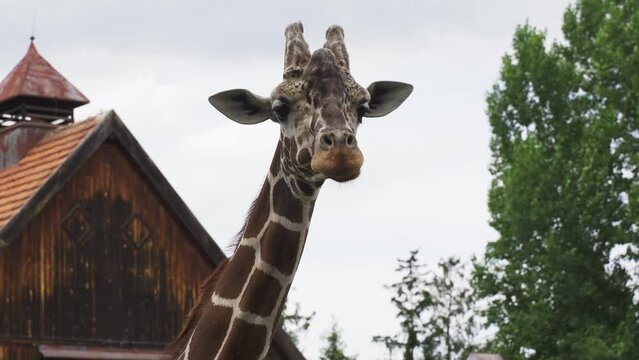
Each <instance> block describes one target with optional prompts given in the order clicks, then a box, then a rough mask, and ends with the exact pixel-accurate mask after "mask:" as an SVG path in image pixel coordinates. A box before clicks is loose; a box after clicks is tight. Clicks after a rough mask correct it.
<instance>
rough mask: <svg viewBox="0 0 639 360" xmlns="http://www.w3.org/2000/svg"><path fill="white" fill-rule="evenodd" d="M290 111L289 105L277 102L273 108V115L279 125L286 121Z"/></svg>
mask: <svg viewBox="0 0 639 360" xmlns="http://www.w3.org/2000/svg"><path fill="white" fill-rule="evenodd" d="M290 110H291V108H290V107H289V106H288V104H287V103H285V102H283V101H281V100H275V101H274V102H273V107H272V111H273V115H274V117H275V119H273V120H276V121H277V122H279V123H281V122H284V121H286V118H287V117H288V113H289V112H290Z"/></svg>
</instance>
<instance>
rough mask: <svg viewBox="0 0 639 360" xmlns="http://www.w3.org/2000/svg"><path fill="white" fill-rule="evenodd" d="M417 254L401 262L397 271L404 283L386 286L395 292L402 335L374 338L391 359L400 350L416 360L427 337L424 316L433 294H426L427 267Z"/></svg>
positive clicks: (405, 358) (404, 355) (399, 282)
mask: <svg viewBox="0 0 639 360" xmlns="http://www.w3.org/2000/svg"><path fill="white" fill-rule="evenodd" d="M417 254H418V251H417V250H414V251H411V253H410V256H409V257H408V258H407V259H398V263H399V265H398V267H397V269H396V270H395V271H396V272H398V273H400V275H401V277H402V278H401V280H400V281H398V282H396V283H394V284H391V285H389V286H387V288H388V289H391V290H393V291H394V295H393V297H392V298H391V302H392V303H393V305H394V306H395V308H396V309H397V318H398V319H399V320H400V328H401V331H400V333H399V334H396V335H393V336H374V337H373V342H375V343H381V344H383V345H384V346H385V347H386V349H387V350H388V352H389V357H392V354H393V351H394V350H395V349H401V350H402V353H403V359H404V360H413V359H414V358H415V357H414V356H415V351H416V350H418V349H420V348H422V341H421V340H420V338H421V337H422V335H423V333H424V326H423V321H422V314H423V313H424V311H425V310H426V309H427V308H428V307H429V306H430V305H431V304H432V299H431V296H430V293H429V292H428V291H427V290H426V278H425V277H426V274H425V273H424V270H423V267H424V265H422V264H420V263H419V261H418V259H417Z"/></svg>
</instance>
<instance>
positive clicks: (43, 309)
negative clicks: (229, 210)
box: [0, 43, 304, 360]
mask: <svg viewBox="0 0 639 360" xmlns="http://www.w3.org/2000/svg"><path fill="white" fill-rule="evenodd" d="M86 102H88V100H87V99H86V97H84V95H82V94H81V93H80V92H79V91H78V90H77V89H76V88H75V87H73V85H71V84H70V83H69V82H68V81H67V80H66V79H64V77H62V75H60V74H59V73H58V72H57V71H56V70H55V69H54V68H53V67H52V66H51V65H50V64H49V63H48V62H46V60H44V59H43V58H42V57H41V56H40V55H39V54H38V53H37V50H36V48H35V46H34V45H33V43H32V44H31V46H30V47H29V50H28V52H27V55H26V56H25V57H24V58H23V59H22V60H21V61H20V63H19V64H18V65H17V66H16V68H15V69H14V70H13V71H11V72H10V74H9V76H7V78H6V79H5V80H3V82H2V83H0V360H3V359H7V360H8V359H11V360H14V359H159V358H161V357H162V356H161V349H162V348H163V347H164V346H165V344H166V343H167V342H169V341H170V340H172V339H173V337H174V336H175V335H176V334H177V332H178V331H179V330H180V328H181V325H182V321H183V320H184V318H185V316H186V314H187V313H188V311H189V309H190V308H191V306H192V305H193V303H194V301H195V299H196V298H197V296H198V292H199V284H200V283H201V281H202V280H203V279H204V278H205V277H207V276H208V275H209V274H210V273H211V272H212V271H213V270H214V268H215V267H216V265H217V264H219V263H220V262H221V261H222V260H223V259H224V258H225V256H224V254H223V253H222V251H221V250H220V248H219V247H218V246H217V245H216V243H215V242H214V241H213V239H212V238H211V237H210V236H209V234H208V233H207V232H206V231H205V230H204V228H203V227H202V225H201V224H200V223H199V222H198V220H197V219H196V218H195V217H194V216H193V214H192V213H191V211H190V210H189V209H188V207H187V206H186V205H185V204H184V202H183V201H182V200H181V199H180V197H179V196H178V194H177V193H176V192H175V191H174V190H173V188H172V187H171V186H170V185H169V183H168V182H167V180H166V179H165V178H164V176H163V175H162V174H161V173H160V171H159V170H158V169H157V167H156V166H155V165H154V164H153V162H152V161H151V159H150V158H149V157H148V156H147V155H146V153H145V152H144V150H143V149H142V148H141V147H140V145H139V144H138V142H137V141H136V140H135V138H134V137H133V136H132V135H131V133H130V132H129V131H128V130H127V128H126V127H125V125H124V124H123V122H122V121H121V120H120V119H119V118H118V116H117V115H116V114H115V113H114V112H112V111H110V112H107V113H104V114H100V115H97V116H95V117H92V118H90V119H87V120H84V121H81V122H77V123H75V122H74V119H73V109H74V108H75V107H77V106H79V105H82V104H84V103H86ZM270 357H271V359H291V360H302V359H304V357H303V356H302V354H301V353H300V352H299V351H298V350H297V348H296V347H295V346H294V345H293V344H292V342H291V341H290V339H289V338H288V337H287V336H286V335H285V334H284V333H283V332H282V331H279V332H278V333H277V334H276V337H275V340H274V342H273V346H272V347H271V353H270Z"/></svg>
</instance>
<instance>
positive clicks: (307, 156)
mask: <svg viewBox="0 0 639 360" xmlns="http://www.w3.org/2000/svg"><path fill="white" fill-rule="evenodd" d="M311 158H312V156H311V151H310V150H309V149H302V150H300V152H299V153H297V162H298V163H299V164H300V165H305V164H310V163H311Z"/></svg>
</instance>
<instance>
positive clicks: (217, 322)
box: [189, 306, 233, 359]
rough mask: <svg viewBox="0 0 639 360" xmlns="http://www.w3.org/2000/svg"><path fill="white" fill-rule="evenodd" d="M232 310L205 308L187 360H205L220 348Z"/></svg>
mask: <svg viewBox="0 0 639 360" xmlns="http://www.w3.org/2000/svg"><path fill="white" fill-rule="evenodd" d="M232 315H233V309H231V308H227V307H223V306H209V307H207V308H206V310H205V311H204V313H203V314H202V317H201V318H200V321H199V323H198V326H197V328H196V329H195V332H194V333H193V340H192V341H191V343H192V344H197V346H191V348H190V349H189V358H191V359H206V358H210V357H212V356H213V355H214V354H215V353H216V351H217V350H218V349H219V348H220V346H222V342H223V341H224V336H225V335H226V331H225V330H226V329H227V328H228V327H229V325H230V323H231V316H232Z"/></svg>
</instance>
